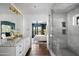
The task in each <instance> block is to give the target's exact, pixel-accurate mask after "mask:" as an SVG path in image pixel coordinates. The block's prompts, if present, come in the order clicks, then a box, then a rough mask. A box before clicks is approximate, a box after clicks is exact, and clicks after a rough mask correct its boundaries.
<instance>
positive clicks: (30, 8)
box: [14, 3, 78, 14]
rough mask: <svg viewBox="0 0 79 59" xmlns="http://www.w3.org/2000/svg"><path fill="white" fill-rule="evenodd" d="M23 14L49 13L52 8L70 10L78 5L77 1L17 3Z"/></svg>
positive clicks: (63, 10) (56, 10)
mask: <svg viewBox="0 0 79 59" xmlns="http://www.w3.org/2000/svg"><path fill="white" fill-rule="evenodd" d="M14 5H15V6H16V7H17V8H19V9H20V11H21V12H22V13H23V14H48V13H49V12H50V9H53V10H54V11H55V12H68V11H69V10H71V9H73V8H74V7H75V6H77V5H78V4H77V3H15V4H14Z"/></svg>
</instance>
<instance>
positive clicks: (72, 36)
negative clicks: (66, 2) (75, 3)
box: [67, 7, 79, 54]
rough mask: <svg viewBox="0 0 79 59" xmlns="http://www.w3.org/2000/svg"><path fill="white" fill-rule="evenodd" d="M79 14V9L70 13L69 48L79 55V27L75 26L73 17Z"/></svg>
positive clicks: (68, 20)
mask: <svg viewBox="0 0 79 59" xmlns="http://www.w3.org/2000/svg"><path fill="white" fill-rule="evenodd" d="M77 14H79V7H77V8H76V9H74V10H71V11H70V12H68V14H67V15H68V19H67V22H68V46H69V48H70V49H71V50H72V51H74V52H75V53H77V54H79V26H77V25H73V16H75V15H77Z"/></svg>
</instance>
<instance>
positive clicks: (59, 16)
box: [53, 13, 67, 48]
mask: <svg viewBox="0 0 79 59" xmlns="http://www.w3.org/2000/svg"><path fill="white" fill-rule="evenodd" d="M63 21H65V22H66V14H65V13H53V35H54V38H53V39H58V41H59V42H60V47H62V48H66V47H67V34H65V35H63V34H62V29H64V28H63V27H62V22H63Z"/></svg>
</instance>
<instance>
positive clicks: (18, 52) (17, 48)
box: [15, 40, 25, 56]
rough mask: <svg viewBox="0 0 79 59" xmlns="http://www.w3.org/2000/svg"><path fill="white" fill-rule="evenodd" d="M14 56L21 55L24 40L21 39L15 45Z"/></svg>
mask: <svg viewBox="0 0 79 59" xmlns="http://www.w3.org/2000/svg"><path fill="white" fill-rule="evenodd" d="M15 48H16V56H22V55H23V51H24V48H25V47H24V40H21V41H20V42H19V43H17V45H16V47H15Z"/></svg>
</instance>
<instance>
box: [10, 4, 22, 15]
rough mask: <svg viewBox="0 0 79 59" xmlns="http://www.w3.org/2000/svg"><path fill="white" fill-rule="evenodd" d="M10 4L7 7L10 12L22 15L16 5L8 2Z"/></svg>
mask: <svg viewBox="0 0 79 59" xmlns="http://www.w3.org/2000/svg"><path fill="white" fill-rule="evenodd" d="M10 5H11V6H10V7H9V10H10V11H11V12H12V13H14V14H16V15H23V14H22V13H21V11H20V10H19V9H18V8H16V6H15V5H14V4H10Z"/></svg>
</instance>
